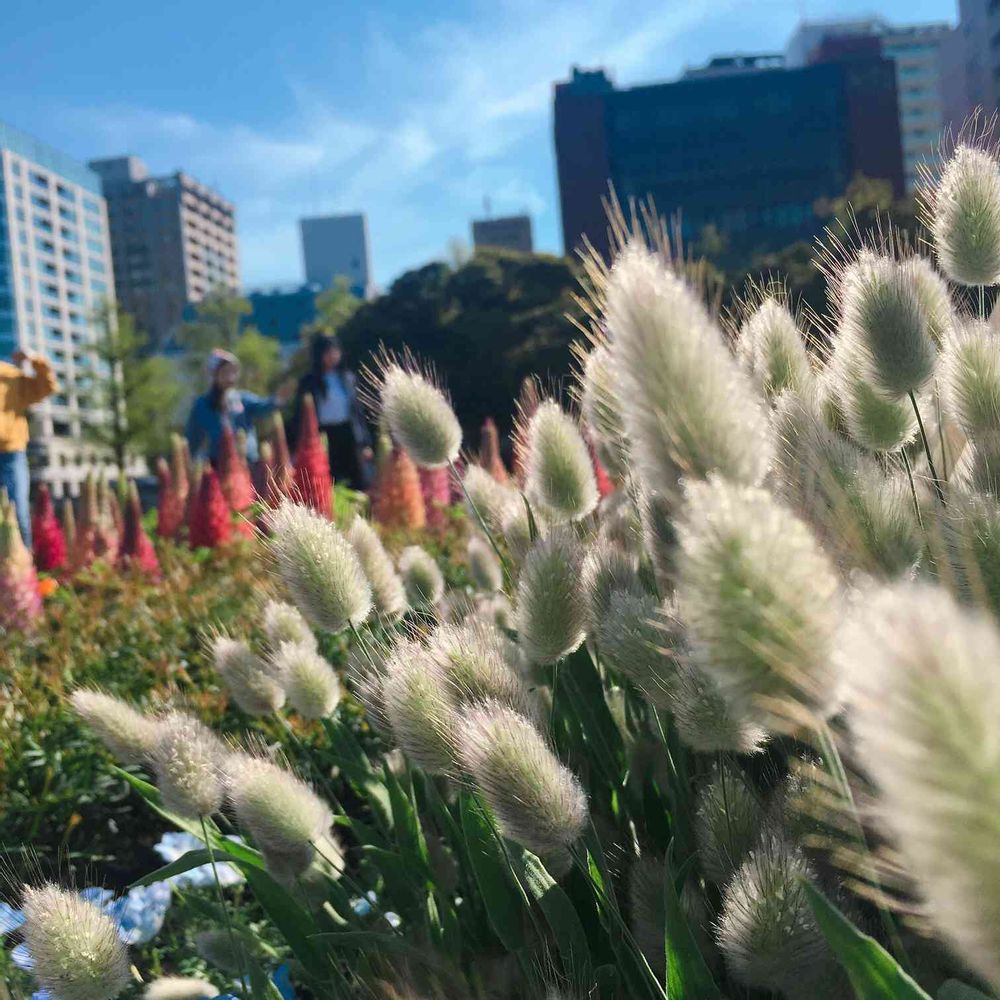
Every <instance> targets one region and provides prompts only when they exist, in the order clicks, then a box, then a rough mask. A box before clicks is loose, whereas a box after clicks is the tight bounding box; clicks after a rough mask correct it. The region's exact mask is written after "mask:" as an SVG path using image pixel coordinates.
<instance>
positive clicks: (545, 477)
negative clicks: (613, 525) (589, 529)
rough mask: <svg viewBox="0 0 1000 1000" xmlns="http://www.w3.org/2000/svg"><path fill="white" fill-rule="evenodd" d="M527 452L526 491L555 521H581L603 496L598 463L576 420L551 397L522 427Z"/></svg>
mask: <svg viewBox="0 0 1000 1000" xmlns="http://www.w3.org/2000/svg"><path fill="white" fill-rule="evenodd" d="M519 433H520V434H522V435H523V437H524V439H525V446H524V452H525V454H526V455H527V468H526V470H525V493H526V494H527V495H528V497H529V498H530V499H531V501H532V503H533V504H536V505H537V506H539V507H541V508H542V509H543V510H544V511H545V512H546V514H547V515H548V516H549V517H550V518H552V519H553V520H560V521H562V520H568V521H578V520H580V518H582V517H586V516H587V515H588V514H589V513H590V512H591V511H592V510H593V509H594V508H595V507H596V506H597V501H598V499H599V496H598V492H597V481H596V479H595V478H594V466H593V463H592V462H591V460H590V452H589V451H588V450H587V443H586V442H585V441H584V440H583V436H582V435H581V434H580V430H579V428H578V427H577V426H576V423H575V422H574V421H573V420H572V419H571V418H570V417H569V416H568V415H567V414H566V413H565V412H564V411H563V409H562V408H561V407H560V406H559V404H558V403H556V402H555V401H553V400H551V399H547V400H545V402H543V403H541V404H540V405H539V406H538V408H537V409H536V410H535V412H534V413H533V414H532V416H531V419H530V420H528V421H527V423H526V424H525V425H524V426H523V427H522V428H521V429H520V431H519Z"/></svg>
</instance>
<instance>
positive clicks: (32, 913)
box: [22, 884, 131, 1000]
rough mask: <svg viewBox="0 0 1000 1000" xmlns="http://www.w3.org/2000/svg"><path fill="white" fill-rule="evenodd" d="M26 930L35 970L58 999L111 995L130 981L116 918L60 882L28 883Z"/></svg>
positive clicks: (108, 998)
mask: <svg viewBox="0 0 1000 1000" xmlns="http://www.w3.org/2000/svg"><path fill="white" fill-rule="evenodd" d="M22 910H23V912H24V918H25V919H24V925H23V927H22V934H23V935H24V941H25V944H26V945H27V946H28V949H29V950H30V952H31V958H32V961H33V963H34V974H35V977H36V978H37V979H38V982H39V984H40V985H41V986H42V988H43V989H45V990H48V991H49V993H50V994H51V995H52V996H53V997H54V998H55V1000H112V998H113V997H117V996H118V995H119V994H120V993H122V992H123V991H124V990H125V988H126V987H127V986H128V985H129V983H130V982H131V976H130V975H129V959H128V952H127V950H126V948H125V945H124V944H123V943H122V941H121V938H120V936H119V934H118V928H117V926H116V925H115V922H114V921H113V920H112V919H111V917H109V916H108V915H107V914H106V913H104V911H103V910H101V908H100V907H98V906H95V905H94V904H93V903H91V902H88V901H87V900H85V899H82V898H81V897H80V896H79V895H78V894H77V893H75V892H69V891H67V890H66V889H61V888H59V887H58V886H56V885H51V884H49V885H42V886H38V887H32V886H25V889H24V901H23V904H22Z"/></svg>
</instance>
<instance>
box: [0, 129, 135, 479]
mask: <svg viewBox="0 0 1000 1000" xmlns="http://www.w3.org/2000/svg"><path fill="white" fill-rule="evenodd" d="M114 297H115V289H114V278H113V269H112V257H111V245H110V241H109V236H108V220H107V211H106V207H105V203H104V198H103V197H101V184H100V178H98V176H97V175H96V174H95V173H94V172H93V171H92V170H89V169H88V168H87V167H86V166H84V165H83V164H82V163H79V162H77V161H76V160H73V159H72V158H71V157H69V156H66V155H65V154H63V153H61V152H59V151H58V150H56V149H53V148H52V147H51V146H48V145H46V144H45V143H43V142H40V141H39V140H37V139H35V138H33V137H32V136H30V135H27V134H26V133H24V132H21V131H20V130H18V129H16V128H13V127H12V126H10V125H5V124H4V123H2V122H0V356H2V357H9V356H10V355H11V353H12V352H13V351H14V350H15V349H17V348H20V349H22V350H24V351H27V352H37V353H39V354H44V355H45V356H46V357H47V358H48V359H49V360H50V361H51V362H52V365H53V368H54V370H55V374H56V378H57V380H58V383H59V391H58V392H57V394H56V395H54V396H51V397H49V399H47V400H45V401H44V402H42V403H39V404H38V405H37V406H35V407H33V408H32V411H31V423H32V428H31V429H32V438H31V444H30V446H29V460H30V462H31V466H32V477H33V478H34V479H36V480H39V479H40V480H44V481H46V482H48V483H49V484H50V486H51V488H52V490H53V492H54V493H55V494H56V495H57V496H62V495H64V494H65V493H67V492H69V493H72V494H75V493H77V492H78V490H79V484H80V482H81V481H82V480H83V479H84V478H85V476H86V475H87V472H88V471H90V469H91V468H93V467H95V466H97V465H102V464H107V461H108V456H107V455H103V454H101V453H100V451H99V449H97V448H96V447H95V446H93V445H91V444H89V443H88V442H87V440H86V436H85V434H84V431H85V427H86V424H87V423H88V422H89V421H98V420H101V419H103V417H104V416H105V414H103V413H102V412H100V411H98V410H96V409H94V408H93V400H92V397H91V394H90V392H89V388H90V381H91V380H92V379H93V377H94V375H95V374H98V375H101V374H104V373H103V372H101V371H100V370H99V368H100V362H99V361H98V359H97V357H96V355H95V352H94V346H93V345H94V340H95V336H96V331H95V329H94V323H95V313H96V311H97V310H98V308H99V307H100V306H101V305H102V303H104V302H112V303H113V302H114Z"/></svg>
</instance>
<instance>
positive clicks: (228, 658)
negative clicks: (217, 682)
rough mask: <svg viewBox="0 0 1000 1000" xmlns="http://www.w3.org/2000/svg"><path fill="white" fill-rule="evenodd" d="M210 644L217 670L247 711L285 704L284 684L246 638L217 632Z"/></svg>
mask: <svg viewBox="0 0 1000 1000" xmlns="http://www.w3.org/2000/svg"><path fill="white" fill-rule="evenodd" d="M208 645H209V651H210V652H211V655H212V663H213V665H214V666H215V669H216V671H218V674H219V676H220V677H221V678H222V679H223V681H225V684H226V687H227V688H228V689H229V693H230V694H231V695H232V696H233V700H234V701H235V702H236V704H237V705H239V707H240V708H241V709H242V710H243V711H244V712H246V713H247V715H270V714H271V713H272V712H276V711H277V710H278V709H279V708H281V706H282V705H284V703H285V692H284V691H283V690H282V687H281V685H280V684H279V683H278V681H277V680H276V679H275V678H274V676H272V674H271V673H270V672H269V671H268V668H267V664H266V663H265V662H264V661H263V660H262V659H261V658H260V657H259V656H258V655H257V654H256V653H255V652H254V651H253V650H252V649H251V648H250V647H249V646H248V645H247V644H246V643H245V642H244V641H243V640H242V639H233V638H231V637H230V636H228V635H216V636H213V637H212V638H211V639H210V640H209V644H208Z"/></svg>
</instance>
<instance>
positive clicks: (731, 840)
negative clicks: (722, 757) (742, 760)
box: [694, 763, 764, 885]
mask: <svg viewBox="0 0 1000 1000" xmlns="http://www.w3.org/2000/svg"><path fill="white" fill-rule="evenodd" d="M763 819H764V813H763V809H762V808H761V803H760V800H759V798H758V795H757V792H756V791H755V790H754V789H753V788H751V787H750V784H749V782H748V781H747V779H746V777H745V776H744V774H743V772H742V771H741V770H740V769H739V768H737V767H735V766H733V765H731V764H727V763H723V764H722V765H721V766H720V765H719V764H716V766H715V767H714V768H713V770H712V773H711V775H710V777H709V779H708V781H707V782H706V783H705V785H704V787H703V788H702V789H701V791H700V793H699V794H698V804H697V807H696V809H695V814H694V833H695V838H696V841H697V844H698V860H699V862H700V863H701V870H702V872H703V873H704V875H705V878H707V879H709V880H710V881H712V882H714V883H715V884H716V885H725V884H726V882H728V881H729V879H730V877H731V876H732V874H733V872H735V871H736V869H737V868H739V867H740V865H742V864H743V861H744V860H745V859H746V857H747V855H748V854H749V853H750V851H751V849H752V848H753V846H754V845H755V843H756V842H757V838H758V837H759V835H760V832H761V825H762V823H763Z"/></svg>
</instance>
